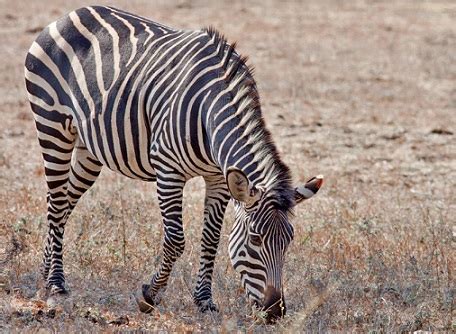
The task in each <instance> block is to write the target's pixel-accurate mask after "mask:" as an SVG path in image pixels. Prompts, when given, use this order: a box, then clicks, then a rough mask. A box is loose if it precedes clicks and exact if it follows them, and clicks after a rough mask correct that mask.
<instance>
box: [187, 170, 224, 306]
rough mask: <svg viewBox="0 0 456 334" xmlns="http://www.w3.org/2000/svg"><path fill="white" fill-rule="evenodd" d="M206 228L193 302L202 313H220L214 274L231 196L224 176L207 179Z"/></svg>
mask: <svg viewBox="0 0 456 334" xmlns="http://www.w3.org/2000/svg"><path fill="white" fill-rule="evenodd" d="M205 180H206V199H205V207H204V226H203V236H202V239H201V259H200V269H199V274H198V281H197V284H196V287H195V290H194V292H193V300H194V301H195V304H196V305H197V306H198V308H199V309H200V311H201V312H206V311H218V308H217V306H216V304H215V303H214V302H213V300H212V273H213V271H214V263H215V257H216V255H217V248H218V244H219V241H220V231H221V229H222V225H223V217H224V214H225V209H226V206H227V204H228V201H229V200H230V194H229V191H228V188H227V186H226V182H225V178H224V177H223V176H217V177H211V178H206V179H205Z"/></svg>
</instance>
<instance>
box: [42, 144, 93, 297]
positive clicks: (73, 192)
mask: <svg viewBox="0 0 456 334" xmlns="http://www.w3.org/2000/svg"><path fill="white" fill-rule="evenodd" d="M100 170H101V164H100V162H99V161H98V160H97V159H96V158H95V157H94V156H93V155H92V154H91V153H90V152H89V151H88V150H87V149H86V148H85V147H84V146H78V147H76V149H75V150H74V151H73V155H72V159H71V168H70V171H69V177H68V183H67V191H66V196H65V199H64V200H63V197H62V202H63V203H65V204H64V205H65V214H64V216H63V219H61V220H60V221H59V222H58V223H57V224H53V221H52V220H50V230H49V232H50V233H49V234H48V241H47V247H46V249H47V251H45V254H46V256H47V260H46V262H45V263H48V268H49V269H48V277H47V286H48V287H49V288H50V289H51V293H65V292H66V289H65V276H64V272H63V258H62V255H63V235H64V232H65V223H66V220H67V219H68V217H69V215H70V214H71V212H72V210H73V209H74V207H75V206H76V204H77V202H78V200H79V198H80V197H81V196H82V195H83V194H84V193H85V192H86V191H87V189H89V188H90V187H91V186H92V184H93V183H94V182H95V180H96V178H97V176H98V175H99V174H100ZM53 206H54V207H55V203H54V205H53ZM51 212H52V211H51Z"/></svg>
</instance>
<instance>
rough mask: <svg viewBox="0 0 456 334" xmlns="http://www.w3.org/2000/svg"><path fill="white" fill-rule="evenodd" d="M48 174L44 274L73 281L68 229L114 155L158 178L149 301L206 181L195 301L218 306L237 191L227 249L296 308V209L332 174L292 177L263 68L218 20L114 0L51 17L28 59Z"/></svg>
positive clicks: (273, 306) (275, 297) (259, 294)
mask: <svg viewBox="0 0 456 334" xmlns="http://www.w3.org/2000/svg"><path fill="white" fill-rule="evenodd" d="M25 78H26V86H27V91H28V98H29V100H30V103H31V107H32V110H33V112H34V117H35V121H36V127H37V132H38V139H39V143H40V146H41V148H42V153H43V159H44V166H45V176H46V181H47V185H48V193H47V201H48V213H47V220H48V223H49V232H48V235H47V239H46V243H45V249H44V261H43V262H44V265H43V268H44V270H43V274H44V278H45V279H46V281H47V286H48V288H50V291H51V292H52V293H63V292H65V291H66V290H65V281H64V274H63V261H62V250H63V234H64V227H65V223H66V221H67V219H68V217H69V215H70V214H71V212H72V210H73V209H74V207H75V206H76V203H77V202H78V200H79V198H80V197H81V196H82V195H83V194H84V192H85V191H86V190H87V189H89V188H90V186H91V185H92V184H93V183H94V182H95V180H96V178H97V176H98V175H99V173H100V171H101V168H102V166H106V167H108V168H110V169H112V170H114V171H117V172H119V173H121V174H124V175H126V176H128V177H130V178H135V179H141V180H146V181H156V183H157V192H158V200H159V206H160V210H161V214H162V218H163V224H164V230H165V233H164V241H163V257H162V263H161V265H160V267H159V269H158V271H157V273H156V274H155V275H154V276H153V278H152V280H151V282H150V284H145V285H143V289H142V294H143V298H144V300H139V304H140V308H141V310H142V311H146V312H147V311H150V310H151V308H152V306H153V305H155V304H156V303H158V302H159V299H160V295H161V293H162V292H163V291H164V289H165V287H166V283H167V280H168V277H169V275H170V272H171V270H172V267H173V264H174V262H175V261H176V259H177V258H178V257H179V256H180V255H181V254H182V252H183V251H184V244H185V241H184V234H183V227H182V193H183V188H184V185H185V183H186V181H187V180H189V179H190V178H192V177H195V176H202V177H203V178H204V180H205V181H206V199H205V211H204V227H203V235H202V239H201V249H202V250H201V261H200V269H199V275H198V280H197V283H196V287H195V290H194V300H195V303H196V304H197V305H198V306H199V308H200V309H201V310H202V311H205V310H216V305H215V304H214V302H213V301H212V292H211V284H212V283H211V282H212V273H213V268H214V260H215V257H216V253H217V247H218V244H219V240H220V230H221V227H222V222H223V216H224V212H225V208H226V206H227V204H228V201H229V199H230V197H233V198H234V202H235V208H236V219H235V220H236V221H235V225H234V227H233V230H232V233H231V236H230V246H229V253H230V257H231V260H232V263H233V265H234V268H235V269H236V270H237V271H239V272H240V273H241V279H242V284H243V286H244V287H245V289H246V291H247V294H248V296H249V298H250V300H251V301H253V302H254V303H256V304H258V305H259V306H260V307H263V308H264V309H266V310H267V312H268V314H269V315H270V316H271V317H276V316H280V315H282V314H283V313H284V298H283V293H282V266H283V262H284V255H285V251H286V249H287V246H288V244H289V243H290V241H291V240H292V239H293V228H292V225H291V224H290V223H289V212H290V210H291V209H292V208H293V207H294V206H295V204H296V203H297V202H299V201H301V200H302V199H306V198H309V197H311V196H312V195H313V194H315V193H316V192H317V191H318V189H319V187H320V185H321V182H322V179H321V178H314V179H312V180H311V181H310V182H309V183H307V184H306V185H304V186H301V187H297V188H294V187H292V185H291V175H290V172H289V169H288V168H287V167H286V165H285V164H284V163H283V162H282V161H281V160H280V157H279V155H278V153H277V149H276V147H275V146H274V143H273V141H272V139H271V136H270V133H269V131H268V130H267V129H266V128H265V124H264V122H263V118H262V114H261V109H260V103H259V98H258V93H257V89H256V86H255V81H254V79H253V76H252V73H251V70H250V69H249V68H248V67H247V66H246V65H245V59H244V58H242V57H240V56H239V55H238V54H237V53H236V51H235V48H234V45H230V44H228V43H227V42H226V40H225V39H224V38H223V37H222V36H221V35H220V34H219V33H217V32H216V31H215V30H214V29H204V30H198V31H183V30H175V29H171V28H169V27H166V26H163V25H161V24H158V23H154V22H151V21H149V20H147V19H144V18H141V17H138V16H136V15H133V14H130V13H126V12H124V11H121V10H118V9H115V8H110V7H98V6H96V7H85V8H81V9H78V10H76V11H73V12H71V13H69V14H68V15H66V16H64V17H62V18H61V19H59V20H58V21H56V22H53V23H51V24H50V25H49V26H47V27H46V28H45V29H44V30H43V31H42V32H41V33H40V35H39V36H38V38H37V39H36V40H35V42H34V43H33V44H32V46H31V48H30V50H29V52H28V54H27V59H26V63H25Z"/></svg>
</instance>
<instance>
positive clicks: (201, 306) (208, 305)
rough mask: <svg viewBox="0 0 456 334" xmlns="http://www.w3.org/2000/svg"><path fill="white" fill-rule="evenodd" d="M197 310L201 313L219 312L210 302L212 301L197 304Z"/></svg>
mask: <svg viewBox="0 0 456 334" xmlns="http://www.w3.org/2000/svg"><path fill="white" fill-rule="evenodd" d="M197 306H198V309H199V311H200V312H201V313H206V312H208V311H209V312H219V309H218V307H217V305H216V304H215V303H214V302H213V301H212V299H207V300H203V301H200V302H197Z"/></svg>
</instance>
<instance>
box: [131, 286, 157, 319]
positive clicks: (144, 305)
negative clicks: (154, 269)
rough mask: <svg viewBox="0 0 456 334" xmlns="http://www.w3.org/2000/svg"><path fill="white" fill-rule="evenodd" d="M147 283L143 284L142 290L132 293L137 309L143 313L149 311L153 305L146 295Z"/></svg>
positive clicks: (152, 308)
mask: <svg viewBox="0 0 456 334" xmlns="http://www.w3.org/2000/svg"><path fill="white" fill-rule="evenodd" d="M148 290H149V285H147V284H144V285H143V286H142V290H141V291H138V292H137V293H135V294H134V297H135V300H136V304H138V307H139V310H140V311H141V312H143V313H151V312H152V311H153V310H154V309H155V307H154V303H153V301H152V300H151V298H150V297H149V295H148V293H147V292H148Z"/></svg>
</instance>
